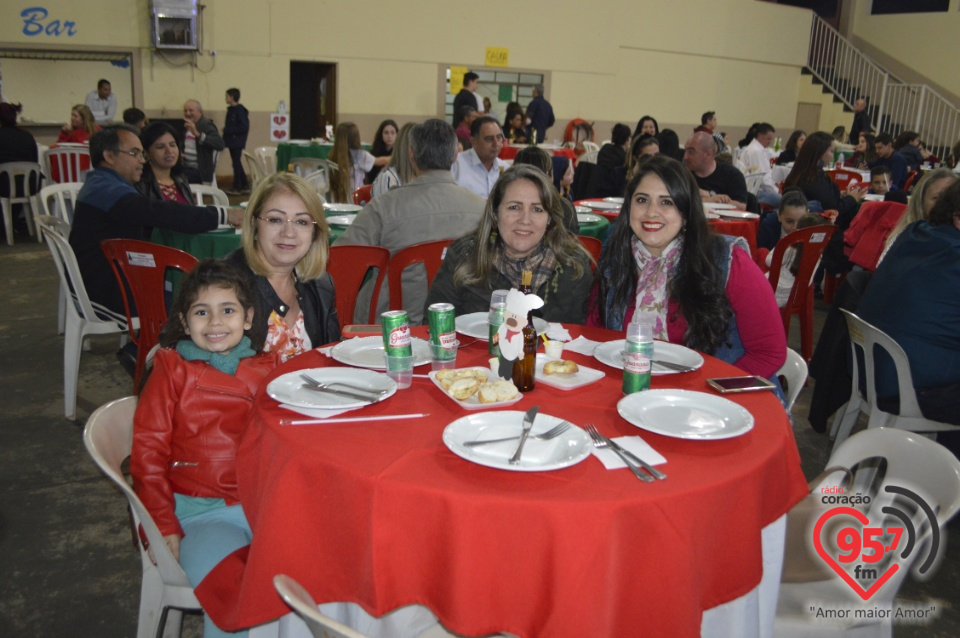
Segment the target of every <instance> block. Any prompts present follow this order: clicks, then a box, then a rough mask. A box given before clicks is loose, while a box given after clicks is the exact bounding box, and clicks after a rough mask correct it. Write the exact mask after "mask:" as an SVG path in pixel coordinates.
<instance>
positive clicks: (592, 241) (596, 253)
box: [577, 235, 603, 271]
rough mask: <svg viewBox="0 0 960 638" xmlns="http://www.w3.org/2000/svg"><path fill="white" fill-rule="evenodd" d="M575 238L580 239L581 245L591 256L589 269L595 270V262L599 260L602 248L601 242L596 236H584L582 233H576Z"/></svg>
mask: <svg viewBox="0 0 960 638" xmlns="http://www.w3.org/2000/svg"><path fill="white" fill-rule="evenodd" d="M577 239H579V240H580V243H581V244H582V245H583V247H584V248H586V249H587V252H588V253H590V256H591V257H593V263H591V264H590V270H591V271H592V270H596V269H597V262H598V261H600V252H601V251H602V250H603V242H602V241H600V240H599V239H597V238H596V237H585V236H584V235H577Z"/></svg>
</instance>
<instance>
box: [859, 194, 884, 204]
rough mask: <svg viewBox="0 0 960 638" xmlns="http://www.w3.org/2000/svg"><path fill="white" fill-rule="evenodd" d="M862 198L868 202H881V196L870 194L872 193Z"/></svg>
mask: <svg viewBox="0 0 960 638" xmlns="http://www.w3.org/2000/svg"><path fill="white" fill-rule="evenodd" d="M863 198H864V199H865V200H867V201H868V202H882V201H883V195H874V194H872V193H867V194H866V195H864V196H863Z"/></svg>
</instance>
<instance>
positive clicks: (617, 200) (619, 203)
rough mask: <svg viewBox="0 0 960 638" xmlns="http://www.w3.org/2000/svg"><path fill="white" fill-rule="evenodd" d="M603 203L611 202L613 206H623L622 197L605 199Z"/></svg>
mask: <svg viewBox="0 0 960 638" xmlns="http://www.w3.org/2000/svg"><path fill="white" fill-rule="evenodd" d="M603 201H605V202H610V203H611V204H616V205H617V206H623V198H622V197H604V198H603Z"/></svg>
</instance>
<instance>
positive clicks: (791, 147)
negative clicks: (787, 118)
mask: <svg viewBox="0 0 960 638" xmlns="http://www.w3.org/2000/svg"><path fill="white" fill-rule="evenodd" d="M804 135H806V132H804V131H801V130H800V129H797V130H796V131H794V132H793V133H791V134H790V137H789V138H788V139H787V145H786V146H784V147H783V150H785V151H793V152H794V153H796V152H797V142H799V141H800V138H801V137H803V136H804Z"/></svg>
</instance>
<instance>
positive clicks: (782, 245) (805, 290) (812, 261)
mask: <svg viewBox="0 0 960 638" xmlns="http://www.w3.org/2000/svg"><path fill="white" fill-rule="evenodd" d="M836 230H837V227H836V226H831V225H826V224H824V225H821V226H810V227H807V228H801V229H800V230H795V231H793V232H792V233H790V234H788V235H787V236H786V237H783V238H782V239H780V241H778V242H777V246H776V248H774V249H773V257H772V258H771V262H770V285H771V286H773V290H774V292H776V290H777V283H778V282H779V280H780V270H781V269H782V268H783V255H784V253H785V252H786V251H787V249H788V248H790V247H791V246H794V245H797V246H803V250H802V255H801V257H800V268H799V269H798V270H797V274H796V277H795V279H794V281H793V289H792V290H791V291H790V297H789V298H788V299H787V303H786V304H785V305H784V306H783V308H782V310H781V312H782V313H783V314H784V315H785V316H789V315H790V314H792V313H796V312H800V310H801V309H803V307H804V304H808V303H809V304H812V303H813V297H812V295H811V294H810V282H811V281H812V279H813V273H814V271H815V270H816V268H817V264H818V263H819V262H820V257H821V255H823V251H824V249H826V247H827V243H828V242H829V241H830V238H831V237H832V236H833V233H834V232H836Z"/></svg>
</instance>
